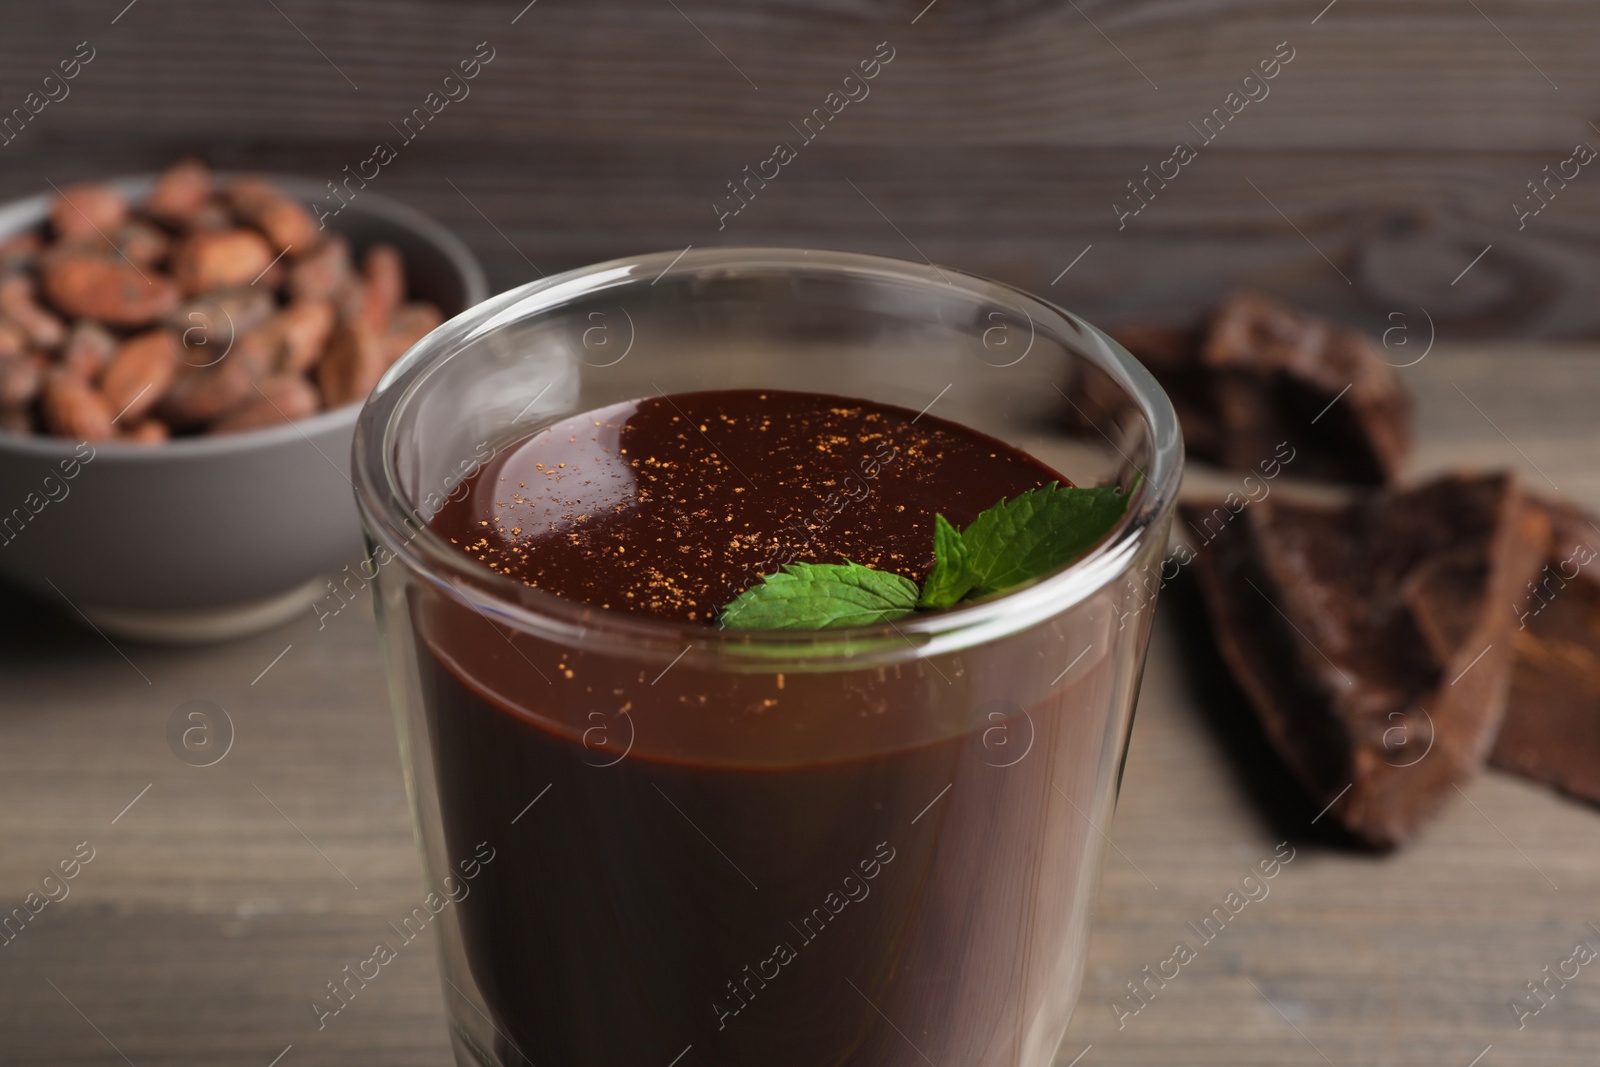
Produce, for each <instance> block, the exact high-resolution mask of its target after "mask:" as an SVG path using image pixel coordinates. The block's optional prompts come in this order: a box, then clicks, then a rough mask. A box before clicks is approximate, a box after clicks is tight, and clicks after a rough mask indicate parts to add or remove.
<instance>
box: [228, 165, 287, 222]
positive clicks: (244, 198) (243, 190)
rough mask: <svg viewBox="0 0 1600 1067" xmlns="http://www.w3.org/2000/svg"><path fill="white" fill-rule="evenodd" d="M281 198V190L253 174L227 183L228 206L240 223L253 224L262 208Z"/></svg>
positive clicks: (282, 194)
mask: <svg viewBox="0 0 1600 1067" xmlns="http://www.w3.org/2000/svg"><path fill="white" fill-rule="evenodd" d="M283 197H284V192H283V190H282V189H279V188H278V187H277V186H276V185H273V184H272V183H271V182H269V181H267V179H265V178H261V177H257V176H256V175H253V174H246V175H244V176H243V177H240V178H235V179H233V181H231V182H229V183H228V192H227V201H228V206H229V207H230V208H232V209H233V213H234V216H235V217H236V218H238V220H239V221H240V222H254V221H255V216H256V215H257V214H259V213H260V212H261V210H262V209H263V208H265V207H266V206H267V205H269V204H271V203H272V202H273V201H275V200H282V199H283Z"/></svg>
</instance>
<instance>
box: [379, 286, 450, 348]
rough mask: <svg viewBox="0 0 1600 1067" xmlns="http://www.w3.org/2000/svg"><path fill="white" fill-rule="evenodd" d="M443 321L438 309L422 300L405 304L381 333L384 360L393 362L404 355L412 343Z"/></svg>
mask: <svg viewBox="0 0 1600 1067" xmlns="http://www.w3.org/2000/svg"><path fill="white" fill-rule="evenodd" d="M443 321H444V315H442V314H441V313H440V311H439V309H438V308H436V307H434V306H433V305H432V304H429V303H426V302H423V301H419V302H417V303H414V304H407V305H406V306H405V307H403V308H401V309H400V310H399V311H397V312H395V314H394V317H393V318H392V319H390V320H389V328H388V330H387V331H386V332H385V333H384V335H383V348H384V359H385V361H386V362H388V363H393V362H394V361H395V360H397V359H399V358H400V357H401V356H403V355H405V354H406V352H407V351H409V350H410V348H411V346H412V345H414V344H416V343H417V342H418V341H420V340H422V339H423V338H424V337H426V336H428V334H429V333H430V332H432V331H433V329H434V327H436V326H438V325H439V324H440V323H441V322H443Z"/></svg>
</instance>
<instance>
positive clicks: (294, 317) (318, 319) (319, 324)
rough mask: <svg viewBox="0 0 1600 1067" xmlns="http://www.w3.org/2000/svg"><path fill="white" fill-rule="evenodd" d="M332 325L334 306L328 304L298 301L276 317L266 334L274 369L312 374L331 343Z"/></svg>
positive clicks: (320, 301)
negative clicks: (312, 369)
mask: <svg viewBox="0 0 1600 1067" xmlns="http://www.w3.org/2000/svg"><path fill="white" fill-rule="evenodd" d="M333 323H334V311H333V304H332V303H331V302H330V301H327V300H297V301H295V302H294V303H292V304H290V305H289V306H288V307H286V308H284V309H283V310H282V311H280V312H278V313H277V314H276V315H274V316H273V318H272V321H271V322H269V323H267V325H266V327H265V328H264V330H263V332H264V333H265V334H266V335H267V340H268V343H269V344H270V345H271V346H272V352H273V369H274V370H278V371H291V372H295V373H301V372H304V371H307V370H310V369H311V367H312V365H313V364H315V363H316V362H317V359H318V358H319V357H320V356H321V355H322V350H323V348H324V347H326V345H327V343H328V337H329V335H330V334H331V333H332V332H333Z"/></svg>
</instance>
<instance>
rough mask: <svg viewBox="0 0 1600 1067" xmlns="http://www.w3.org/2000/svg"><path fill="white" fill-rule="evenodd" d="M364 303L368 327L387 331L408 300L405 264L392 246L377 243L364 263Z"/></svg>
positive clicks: (363, 310)
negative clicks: (401, 306)
mask: <svg viewBox="0 0 1600 1067" xmlns="http://www.w3.org/2000/svg"><path fill="white" fill-rule="evenodd" d="M361 281H362V290H363V300H362V306H361V313H362V315H363V317H364V318H365V319H366V320H367V325H369V326H371V327H372V328H373V329H375V330H383V329H386V328H387V327H388V325H389V320H390V319H391V318H393V317H394V312H395V309H396V308H398V307H399V306H400V301H402V300H404V299H405V298H406V269H405V261H404V260H403V259H401V258H400V250H399V249H398V248H396V247H395V246H394V245H391V244H375V245H373V246H372V247H371V248H369V249H367V254H366V256H365V257H364V258H363V260H362V263H361Z"/></svg>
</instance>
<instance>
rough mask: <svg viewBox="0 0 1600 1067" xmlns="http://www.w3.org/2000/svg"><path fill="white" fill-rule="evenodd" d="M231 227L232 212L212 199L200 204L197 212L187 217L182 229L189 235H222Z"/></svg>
mask: <svg viewBox="0 0 1600 1067" xmlns="http://www.w3.org/2000/svg"><path fill="white" fill-rule="evenodd" d="M233 227H234V218H233V212H232V211H229V210H228V205H227V204H225V203H224V202H223V201H221V200H218V199H212V200H207V201H206V202H205V203H204V204H201V205H200V208H199V210H197V211H196V212H195V213H194V214H193V215H191V216H189V221H188V225H186V226H185V227H184V229H185V230H186V231H187V232H189V233H223V232H225V231H227V230H231V229H233Z"/></svg>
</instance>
